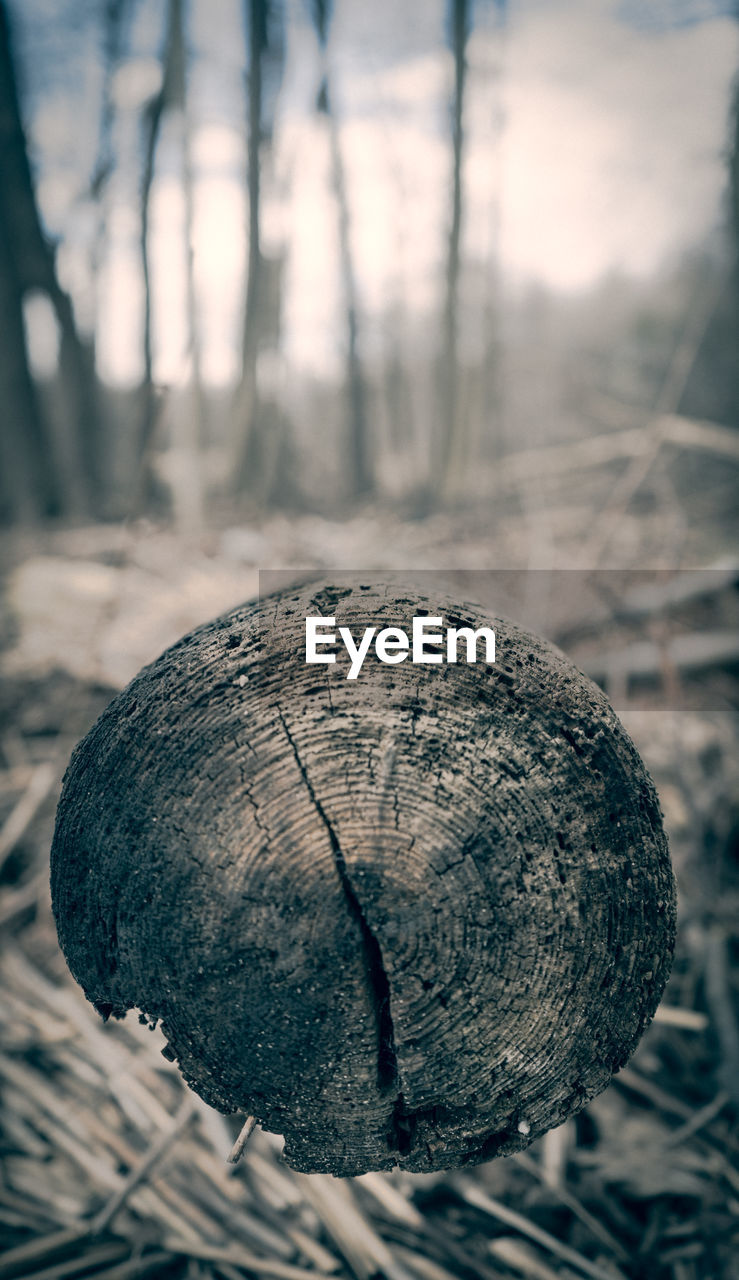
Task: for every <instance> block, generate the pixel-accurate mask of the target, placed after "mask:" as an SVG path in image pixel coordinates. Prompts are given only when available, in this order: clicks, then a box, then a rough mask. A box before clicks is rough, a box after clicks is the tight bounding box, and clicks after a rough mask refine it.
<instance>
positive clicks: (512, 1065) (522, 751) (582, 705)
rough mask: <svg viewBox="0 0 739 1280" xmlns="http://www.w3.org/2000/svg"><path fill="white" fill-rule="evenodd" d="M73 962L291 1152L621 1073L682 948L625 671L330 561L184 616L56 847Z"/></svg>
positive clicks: (56, 889) (450, 1156) (77, 788)
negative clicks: (492, 637) (625, 723)
mask: <svg viewBox="0 0 739 1280" xmlns="http://www.w3.org/2000/svg"><path fill="white" fill-rule="evenodd" d="M423 611H426V612H428V613H430V614H437V613H442V614H443V615H444V617H445V621H446V622H448V623H449V624H450V625H460V623H461V624H472V625H475V626H481V625H494V626H495V627H496V633H497V638H498V646H497V657H498V661H497V663H496V665H495V666H491V667H488V666H486V665H484V664H478V665H467V664H464V663H460V664H459V665H457V666H447V665H443V666H417V665H412V664H411V662H410V661H405V662H403V663H401V664H399V665H395V666H382V665H381V664H380V663H379V662H377V660H376V659H374V658H373V657H372V656H370V657H368V659H367V661H366V663H365V666H364V668H363V670H362V674H361V676H360V678H359V679H358V680H356V681H348V680H347V679H346V678H345V677H346V666H347V664H346V663H343V664H342V662H341V660H340V659H339V660H338V661H337V664H336V665H335V666H330V667H329V666H320V667H319V666H310V665H306V664H305V662H304V626H305V617H306V614H322V615H331V616H335V617H336V619H337V625H349V626H350V627H351V628H352V631H353V633H354V634H355V635H356V634H357V633H358V632H359V633H361V631H362V630H363V628H364V627H366V626H374V625H377V626H382V625H384V626H387V625H399V626H403V627H405V629H406V630H410V622H411V618H412V617H413V616H414V614H419V613H421V612H423ZM52 894H53V903H54V910H55V915H56V920H57V926H58V930H59V936H60V940H61V943H62V946H63V948H64V951H65V954H66V956H67V960H68V962H69V966H70V968H71V970H72V973H73V974H74V976H75V977H76V979H77V980H78V981H79V982H80V983H81V985H82V986H83V988H84V990H85V992H86V994H87V995H88V997H89V998H90V999H91V1000H92V1001H93V1002H94V1003H95V1004H96V1005H97V1007H98V1008H99V1009H100V1010H101V1012H103V1013H104V1014H106V1015H107V1014H110V1013H112V1014H114V1015H116V1016H118V1015H121V1014H123V1012H124V1011H125V1010H126V1009H129V1008H132V1007H137V1008H138V1009H140V1010H143V1011H144V1012H145V1013H146V1015H147V1017H149V1018H150V1019H161V1022H162V1027H163V1030H164V1031H165V1033H166V1035H167V1038H168V1041H169V1043H170V1046H171V1051H172V1054H173V1055H174V1056H175V1057H176V1058H177V1061H178V1063H179V1065H180V1068H181V1070H182V1072H183V1074H184V1076H185V1078H186V1079H187V1080H188V1082H189V1083H190V1084H191V1085H192V1087H193V1088H195V1089H196V1090H197V1092H198V1093H199V1094H200V1095H201V1096H202V1097H203V1098H205V1099H206V1100H207V1101H208V1102H210V1103H212V1104H213V1105H214V1106H216V1107H217V1108H219V1109H221V1110H223V1111H226V1112H231V1111H244V1112H248V1113H250V1114H253V1115H255V1116H256V1117H257V1119H258V1120H259V1122H260V1123H261V1124H262V1125H263V1126H264V1127H265V1128H267V1129H270V1130H273V1131H275V1132H278V1133H282V1134H284V1136H285V1155H286V1158H287V1160H288V1162H289V1163H291V1164H292V1165H293V1166H294V1167H295V1168H298V1169H301V1170H305V1171H319V1170H323V1171H329V1172H333V1173H336V1174H342V1175H346V1174H356V1173H361V1172H364V1171H366V1170H368V1169H385V1168H391V1167H392V1166H393V1165H396V1164H398V1165H400V1166H402V1167H403V1168H406V1169H410V1170H417V1171H424V1170H429V1169H438V1168H447V1167H452V1166H455V1165H461V1164H465V1163H474V1162H476V1161H480V1160H484V1159H487V1158H489V1157H491V1156H493V1155H497V1154H505V1153H508V1152H511V1151H515V1150H518V1149H520V1148H522V1147H524V1146H526V1145H528V1143H530V1142H531V1141H532V1140H533V1139H534V1138H536V1137H537V1136H538V1135H540V1134H541V1133H542V1132H544V1131H545V1130H547V1129H549V1128H550V1127H552V1126H553V1125H556V1124H558V1123H560V1122H561V1121H562V1120H563V1119H564V1118H565V1117H566V1116H567V1115H570V1114H572V1113H573V1112H575V1111H577V1110H578V1109H579V1108H580V1107H582V1106H583V1105H584V1104H585V1102H587V1101H588V1100H589V1099H590V1098H592V1097H593V1096H594V1095H595V1094H596V1093H598V1092H599V1091H600V1090H601V1089H603V1088H604V1087H605V1085H606V1084H607V1083H608V1081H609V1079H610V1077H611V1074H612V1073H613V1072H614V1071H615V1070H617V1069H618V1067H619V1066H621V1065H622V1064H623V1063H624V1062H625V1061H626V1059H627V1058H628V1056H629V1055H630V1053H631V1052H632V1050H633V1048H634V1047H635V1045H636V1042H637V1040H638V1038H639V1036H640V1034H641V1032H642V1031H643V1029H644V1027H645V1025H646V1024H647V1022H648V1021H649V1019H650V1017H651V1016H652V1014H653V1013H654V1010H655V1007H656V1005H657V1003H658V1001H659V997H660V995H661V992H662V989H663V986H664V983H665V981H666V977H667V973H668V970H669V964H670V958H671V954H672V946H673V941H674V927H675V904H674V886H673V880H672V873H671V870H670V866H669V859H668V854H667V847H666V841H665V837H664V835H663V831H662V823H661V816H660V811H659V806H658V802H657V799H656V795H655V792H654V789H653V787H652V784H651V782H650V779H649V777H648V775H647V773H646V771H645V769H644V767H643V765H642V763H641V761H640V759H639V756H638V754H637V752H636V750H635V748H634V747H633V745H632V743H631V742H630V740H629V738H628V737H627V735H626V733H625V731H624V730H623V728H622V726H621V725H620V723H619V721H618V720H617V718H616V716H615V715H614V713H613V711H612V710H611V708H610V706H609V704H608V702H607V700H606V699H605V698H604V696H603V695H602V693H601V692H600V691H599V690H598V689H597V688H596V686H595V685H593V684H592V683H591V682H590V681H588V680H587V679H585V678H584V677H583V676H581V675H580V674H579V673H578V672H577V671H576V670H575V668H574V667H572V665H571V664H570V663H568V662H567V660H566V659H565V658H564V657H563V656H562V655H561V654H560V653H559V652H558V651H556V650H554V649H553V648H552V647H551V646H550V645H548V644H547V643H545V642H544V641H542V640H540V639H538V638H536V637H534V636H532V635H529V634H527V633H525V632H522V631H521V630H519V629H518V628H516V627H515V626H513V625H512V624H511V623H509V622H507V621H505V620H501V619H498V620H492V621H491V619H489V618H487V617H483V616H482V615H481V613H480V611H479V610H478V609H476V608H475V607H474V606H470V605H466V604H464V605H463V604H460V603H459V602H454V601H450V600H443V599H438V598H436V599H430V598H422V597H420V596H419V595H418V594H415V593H403V592H402V591H399V590H398V589H397V588H387V589H386V590H383V589H382V588H377V587H370V588H367V589H362V588H360V587H359V586H358V587H357V588H356V589H354V590H351V589H349V588H347V587H340V588H332V587H331V586H329V585H327V584H313V585H312V586H309V587H304V588H302V589H299V590H297V589H296V590H290V591H286V592H283V593H282V594H280V595H277V596H273V597H271V598H268V599H265V600H264V601H262V602H261V604H258V603H250V604H247V605H244V606H243V607H241V608H238V609H236V610H234V611H232V612H231V613H229V614H226V615H224V616H223V617H221V618H219V619H217V620H216V621H214V622H212V623H211V624H209V625H207V626H205V627H202V628H200V629H199V630H198V631H196V632H194V633H193V634H192V635H190V636H186V637H185V638H184V639H183V640H182V641H180V642H179V644H178V645H176V646H174V647H173V648H172V649H170V650H168V651H167V652H166V653H165V654H163V655H162V657H161V658H160V659H159V660H158V661H157V662H155V663H153V664H152V665H151V666H149V667H147V668H145V669H144V670H143V671H142V672H141V673H140V675H139V676H138V677H137V678H136V679H135V680H134V681H133V682H132V683H131V685H129V687H128V688H127V689H126V690H124V692H123V693H122V694H120V695H119V697H117V698H116V699H115V701H114V702H113V703H112V704H111V705H110V707H109V708H108V709H107V711H106V712H105V713H104V714H103V716H102V717H101V718H100V720H99V721H98V722H97V724H96V725H95V727H94V728H93V729H92V730H91V732H90V733H89V734H88V736H87V737H86V738H85V739H84V740H83V742H82V743H81V744H80V745H79V747H78V748H77V750H76V752H75V754H74V756H73V758H72V761H71V764H70V768H69V771H68V774H67V777H66V781H65V786H64V791H63V795H62V800H61V802H60V806H59V812H58V818H57V828H56V834H55V838H54V845H53V849H52Z"/></svg>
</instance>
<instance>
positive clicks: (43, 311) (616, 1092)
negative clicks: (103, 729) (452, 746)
mask: <svg viewBox="0 0 739 1280" xmlns="http://www.w3.org/2000/svg"><path fill="white" fill-rule="evenodd" d="M737 17H738V14H737V8H736V3H735V0H642V2H640V0H372V2H371V3H363V2H362V0H335V2H334V3H331V2H330V0H97V2H95V0H0V335H1V337H2V340H1V341H0V525H1V526H2V529H1V530H0V533H1V535H2V536H1V538H0V587H1V592H0V596H1V599H2V605H3V609H2V612H0V941H1V942H2V947H1V949H0V1021H2V1025H3V1047H2V1049H1V1050H0V1087H1V1089H2V1104H1V1105H0V1156H1V1157H2V1164H3V1168H2V1174H1V1175H0V1277H3V1278H4V1280H21V1278H22V1280H63V1277H68V1278H69V1280H72V1278H73V1277H74V1276H77V1275H92V1274H95V1275H101V1276H106V1277H107V1278H108V1280H128V1278H130V1277H133V1276H143V1275H152V1276H156V1277H162V1280H164V1278H165V1277H167V1278H168V1280H180V1278H182V1280H221V1278H223V1280H234V1278H235V1280H239V1277H241V1278H242V1280H245V1278H246V1277H253V1276H259V1277H261V1276H264V1277H271V1278H272V1280H311V1277H315V1276H316V1275H324V1276H328V1277H337V1278H338V1280H377V1277H387V1280H471V1278H472V1280H477V1278H478V1277H479V1280H516V1278H518V1280H520V1278H521V1277H523V1278H524V1280H552V1277H554V1280H557V1277H562V1278H563V1280H573V1277H575V1278H577V1277H580V1280H582V1278H583V1277H589V1280H739V1270H738V1269H737V1267H738V1263H737V1260H738V1259H739V1140H738V1139H737V1118H738V1117H739V754H738V753H737V750H736V746H737V741H738V740H739V720H738V718H737V704H738V703H739V696H738V693H737V690H738V685H737V679H736V677H737V670H738V669H739V561H738V560H737V536H738V535H739V502H737V480H738V478H739V476H738V472H739V377H737V364H738V360H737V353H738V352H739V143H738V140H737V130H738V128H739V84H738V81H737V74H736V68H737V51H738V49H739V39H738V36H739V22H738V21H737ZM260 566H261V567H263V568H266V567H270V568H273V569H287V570H288V571H289V572H294V573H295V574H298V573H299V572H300V571H305V570H306V569H308V570H313V569H316V570H319V571H326V570H336V569H339V568H340V569H349V570H352V569H359V568H361V569H363V570H364V569H373V570H377V569H379V568H381V569H383V570H400V571H402V572H403V573H407V572H409V567H411V568H412V569H413V570H421V571H429V570H433V571H434V573H435V574H436V573H439V574H440V575H441V576H443V575H444V574H445V573H447V572H448V571H449V572H451V571H454V577H453V579H452V581H451V584H450V590H452V591H453V592H454V593H455V594H460V595H466V594H468V595H469V596H474V597H476V598H477V599H478V600H479V602H480V603H481V604H483V605H484V606H485V607H487V608H489V609H490V612H491V613H492V614H498V613H503V614H507V615H509V616H511V617H514V618H516V619H517V620H519V621H521V622H522V623H523V624H524V625H526V626H529V627H531V628H532V629H533V630H537V631H540V632H541V633H542V634H544V635H546V636H547V637H548V638H550V639H552V640H554V641H555V642H556V643H558V644H559V645H560V646H561V647H562V648H563V649H564V650H565V652H566V653H567V654H568V655H569V656H570V657H571V658H572V660H573V661H574V662H576V664H577V665H579V666H580V667H581V669H582V670H584V671H585V672H587V673H589V674H590V675H592V677H593V678H594V679H596V680H598V681H599V682H600V683H601V684H602V685H603V686H604V687H605V689H606V691H607V693H608V695H609V697H610V698H611V701H612V702H613V703H614V706H615V707H616V709H617V711H618V713H619V715H620V716H621V718H622V719H623V721H624V723H625V725H626V728H627V730H628V732H629V733H630V734H631V736H632V737H633V739H634V741H635V743H636V745H637V747H638V749H639V751H640V753H641V754H642V756H643V758H644V761H645V763H646V765H647V767H648V769H649V770H650V772H651V774H652V776H653V778H654V781H655V785H656V786H657V790H658V793H659V797H660V802H661V805H662V808H663V811H664V816H665V828H666V831H667V833H668V837H669V842H670V848H671V853H672V858H673V862H674V865H675V869H676V874H677V879H678V889H679V936H678V944H677V952H676V960H675V967H674V971H673V976H672V978H671V980H670V983H669V986H668V989H667V992H666V995H665V999H664V1001H663V1004H662V1005H661V1006H660V1009H659V1010H658V1014H657V1017H656V1019H655V1021H654V1023H653V1025H652V1026H651V1027H650V1028H649V1029H648V1031H647V1033H646V1034H645V1036H644V1039H643V1041H642V1042H641V1044H640V1046H639V1048H638V1050H637V1053H636V1054H635V1056H634V1058H633V1059H632V1061H631V1063H630V1064H629V1066H628V1067H627V1068H625V1069H624V1070H623V1071H621V1072H619V1074H618V1075H617V1077H616V1079H615V1080H614V1082H613V1084H612V1085H611V1087H610V1088H609V1089H607V1090H606V1091H605V1092H604V1093H603V1094H602V1095H601V1097H599V1098H597V1099H595V1100H594V1101H593V1102H592V1103H591V1104H590V1105H589V1106H588V1107H587V1108H586V1110H585V1111H584V1112H583V1113H582V1114H581V1115H579V1116H578V1117H576V1118H574V1119H572V1120H570V1121H568V1122H567V1123H566V1124H565V1125H563V1126H562V1127H561V1128H560V1129H557V1130H554V1131H553V1132H551V1133H550V1134H547V1135H546V1136H545V1137H544V1138H543V1139H541V1140H539V1141H538V1142H537V1143H535V1144H533V1145H532V1147H531V1148H530V1149H529V1150H528V1151H526V1152H521V1153H519V1154H517V1155H516V1156H514V1157H511V1158H510V1159H506V1160H493V1161H491V1162H489V1163H488V1164H485V1165H482V1166H480V1167H479V1168H476V1169H474V1170H466V1171H464V1172H463V1174H458V1173H456V1174H450V1175H448V1176H447V1175H443V1174H440V1175H438V1176H437V1175H435V1176H433V1177H429V1178H425V1177H420V1176H419V1177H413V1176H411V1175H407V1176H403V1175H400V1174H398V1175H397V1176H396V1174H387V1175H369V1176H368V1177H367V1178H358V1179H350V1180H347V1181H341V1182H339V1181H337V1180H336V1179H331V1178H322V1177H321V1176H319V1175H316V1176H315V1177H311V1178H303V1177H301V1176H300V1175H296V1174H293V1173H292V1172H291V1171H290V1170H289V1169H287V1168H286V1166H285V1165H284V1163H283V1162H282V1161H281V1159H280V1142H279V1138H277V1137H276V1136H275V1135H270V1134H265V1133H262V1132H261V1131H259V1130H257V1132H256V1133H255V1134H254V1137H253V1139H252V1140H250V1145H249V1148H248V1149H247V1153H246V1156H245V1157H244V1159H243V1160H242V1161H241V1162H240V1164H239V1165H238V1166H236V1168H235V1170H234V1169H231V1170H230V1171H228V1170H227V1167H226V1165H225V1163H224V1156H225V1153H226V1152H227V1150H228V1148H229V1146H230V1143H231V1141H232V1140H233V1137H234V1136H235V1131H236V1129H238V1127H239V1123H240V1118H239V1120H238V1121H237V1118H233V1119H232V1120H230V1119H228V1118H224V1117H220V1116H218V1115H217V1114H216V1113H215V1112H213V1111H212V1110H211V1109H209V1108H206V1107H205V1106H201V1105H200V1104H199V1102H198V1100H197V1098H196V1097H195V1096H194V1095H193V1094H191V1093H190V1092H189V1091H188V1090H187V1089H186V1088H185V1086H184V1084H183V1083H182V1080H181V1078H180V1076H179V1074H178V1072H177V1071H176V1069H175V1068H174V1066H173V1065H172V1064H171V1063H170V1062H168V1061H166V1060H165V1059H164V1058H163V1057H162V1054H161V1050H162V1048H163V1047H164V1043H163V1038H162V1036H161V1032H159V1031H155V1030H154V1031H152V1030H148V1029H147V1028H145V1027H143V1026H140V1025H139V1024H138V1023H137V1022H136V1019H135V1017H134V1016H133V1015H129V1017H128V1018H127V1019H126V1020H125V1022H122V1023H118V1022H116V1021H115V1020H111V1022H109V1023H108V1024H106V1025H105V1026H103V1025H102V1024H101V1022H100V1019H99V1018H98V1017H97V1015H96V1014H95V1012H94V1010H93V1009H92V1007H91V1006H90V1005H89V1004H87V1002H86V1001H85V1000H84V997H83V995H82V993H81V991H80V990H79V989H78V988H77V987H76V985H75V984H74V982H73V980H72V978H71V976H70V974H69V973H68V971H67V969H66V966H65V963H64V959H63V957H62V955H61V953H60V951H59V947H58V943H57V938H56V930H55V926H54V920H53V917H52V913H51V905H50V900H49V847H50V843H51V836H52V831H53V824H54V814H55V808H56V803H57V799H58V796H59V791H60V787H61V779H62V775H63V773H64V769H65V766H66V763H67V761H68V759H69V755H70V752H71V751H72V749H73V747H74V745H75V742H76V741H77V740H78V739H79V738H80V737H81V736H82V735H83V734H84V733H85V732H86V731H87V730H88V728H89V727H90V725H91V724H92V722H93V720H94V719H95V717H96V716H97V715H98V714H99V712H100V711H101V710H102V709H103V707H104V706H105V705H106V703H107V702H108V701H109V699H110V698H111V697H112V696H113V694H114V693H115V691H116V690H118V689H120V688H121V687H122V686H123V685H124V684H125V683H126V682H127V681H128V680H129V679H130V678H131V677H132V676H133V675H134V674H135V673H136V672H137V671H138V669H139V668H140V667H141V666H142V665H143V664H144V663H145V662H148V661H150V660H152V659H153V658H155V657H156V656H157V654H158V653H160V652H161V651H162V650H163V649H164V648H165V646H166V645H168V644H170V643H173V642H175V641H176V640H177V639H178V638H179V637H180V636H181V635H182V634H183V633H185V632H186V631H188V630H190V629H191V628H192V627H193V626H195V625H197V624H199V623H201V622H204V621H206V620H207V619H208V618H210V617H212V616H215V615H216V614H218V613H219V612H222V611H224V610H225V609H227V608H230V607H232V606H234V605H237V604H239V603H241V602H242V601H244V600H245V599H247V598H249V597H250V596H256V595H257V592H258V590H259V573H258V569H259V567H260ZM534 569H536V570H540V571H541V572H529V571H527V572H522V570H534ZM493 570H495V571H498V570H502V572H492V571H493ZM173 741H174V739H173Z"/></svg>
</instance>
